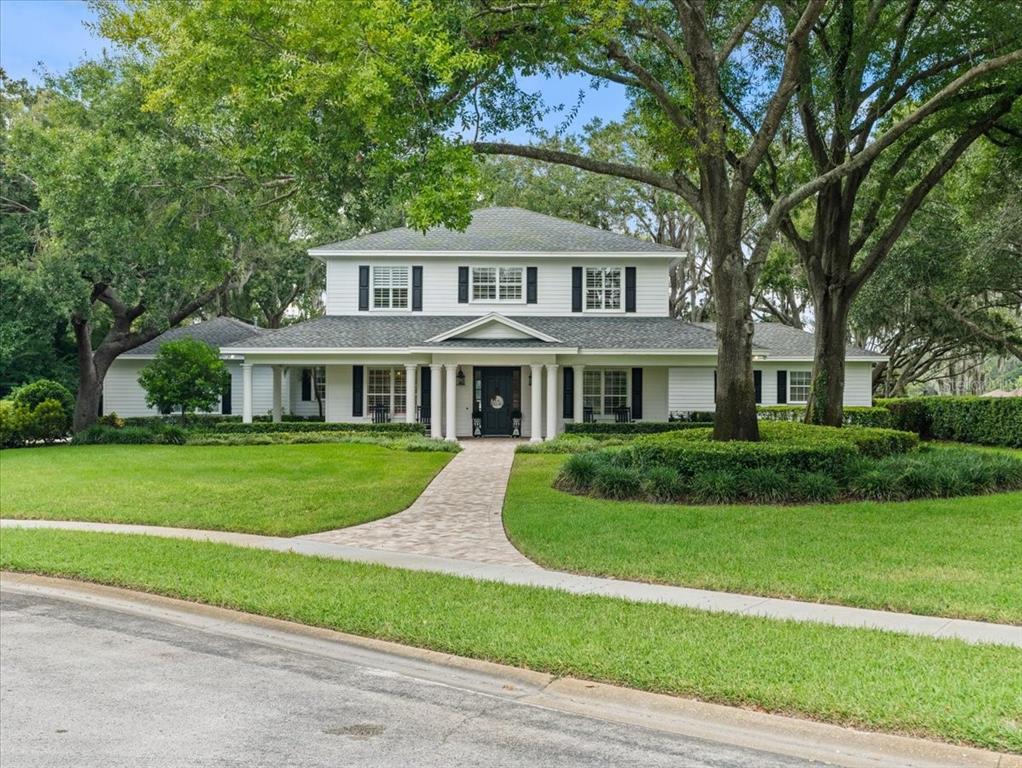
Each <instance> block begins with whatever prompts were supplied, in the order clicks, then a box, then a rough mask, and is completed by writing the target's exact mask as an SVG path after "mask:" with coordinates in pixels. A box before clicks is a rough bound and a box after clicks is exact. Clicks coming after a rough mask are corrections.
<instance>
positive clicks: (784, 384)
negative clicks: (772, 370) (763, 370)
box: [777, 371, 788, 404]
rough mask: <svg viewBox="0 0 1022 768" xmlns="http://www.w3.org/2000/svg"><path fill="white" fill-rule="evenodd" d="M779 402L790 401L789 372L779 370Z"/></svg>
mask: <svg viewBox="0 0 1022 768" xmlns="http://www.w3.org/2000/svg"><path fill="white" fill-rule="evenodd" d="M777 402H778V403H779V404H780V403H786V402H788V372H787V371H778V372H777Z"/></svg>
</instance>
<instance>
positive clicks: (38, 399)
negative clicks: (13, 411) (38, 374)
mask: <svg viewBox="0 0 1022 768" xmlns="http://www.w3.org/2000/svg"><path fill="white" fill-rule="evenodd" d="M44 400H56V401H57V402H58V403H59V404H60V408H61V410H62V411H63V412H64V415H65V416H66V417H67V421H68V423H69V424H70V423H71V418H72V417H73V416H74V412H75V397H74V395H72V394H71V390H69V389H68V388H67V387H65V386H64V385H63V384H61V383H60V382H59V381H53V380H51V379H38V380H36V381H33V382H32V383H31V384H25V385H23V386H20V387H18V388H17V389H15V390H14V391H13V392H12V393H11V402H13V403H14V404H15V405H21V406H24V407H25V408H27V409H28V410H29V411H34V410H35V409H36V408H37V407H38V406H39V405H40V404H41V403H42V402H43V401H44Z"/></svg>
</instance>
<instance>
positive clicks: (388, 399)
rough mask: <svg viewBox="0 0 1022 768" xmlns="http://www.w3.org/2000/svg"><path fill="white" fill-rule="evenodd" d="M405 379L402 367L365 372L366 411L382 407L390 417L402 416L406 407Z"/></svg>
mask: <svg viewBox="0 0 1022 768" xmlns="http://www.w3.org/2000/svg"><path fill="white" fill-rule="evenodd" d="M407 383H408V382H407V377H406V372H405V369H404V367H400V368H369V369H368V370H367V371H366V409H367V410H368V412H369V413H372V412H373V408H375V407H378V406H383V407H384V408H386V409H387V411H388V413H390V414H391V416H396V415H404V414H405V412H406V411H405V409H406V407H407V391H408V390H407Z"/></svg>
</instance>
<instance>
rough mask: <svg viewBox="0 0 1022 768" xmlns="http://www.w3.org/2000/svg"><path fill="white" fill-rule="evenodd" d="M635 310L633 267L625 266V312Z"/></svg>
mask: <svg viewBox="0 0 1022 768" xmlns="http://www.w3.org/2000/svg"><path fill="white" fill-rule="evenodd" d="M634 311H635V267H625V312H634Z"/></svg>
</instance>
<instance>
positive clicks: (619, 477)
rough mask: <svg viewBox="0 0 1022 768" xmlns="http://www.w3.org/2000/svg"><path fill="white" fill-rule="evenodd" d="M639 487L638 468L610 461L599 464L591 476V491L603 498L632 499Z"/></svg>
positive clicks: (637, 493) (640, 486)
mask: <svg viewBox="0 0 1022 768" xmlns="http://www.w3.org/2000/svg"><path fill="white" fill-rule="evenodd" d="M641 489H642V475H641V474H640V473H639V470H637V469H634V468H633V467H623V466H619V465H617V464H614V463H612V462H611V463H606V464H603V465H602V466H600V467H599V468H598V469H597V470H596V477H595V478H593V492H594V493H596V494H597V495H599V496H602V497H603V498H605V499H633V498H635V497H636V496H638V495H639V491H640V490H641Z"/></svg>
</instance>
